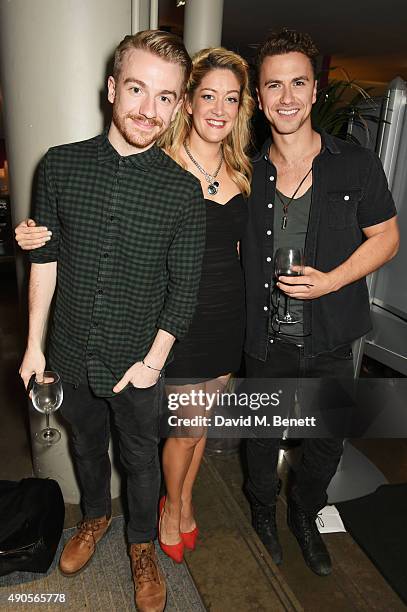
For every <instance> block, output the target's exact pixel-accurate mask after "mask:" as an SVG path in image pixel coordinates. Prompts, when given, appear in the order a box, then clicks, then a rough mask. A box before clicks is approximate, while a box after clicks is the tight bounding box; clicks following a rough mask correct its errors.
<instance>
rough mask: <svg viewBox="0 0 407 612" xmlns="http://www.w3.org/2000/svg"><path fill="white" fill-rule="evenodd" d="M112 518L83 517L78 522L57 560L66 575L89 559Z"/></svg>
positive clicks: (74, 571)
mask: <svg viewBox="0 0 407 612" xmlns="http://www.w3.org/2000/svg"><path fill="white" fill-rule="evenodd" d="M111 522H112V518H111V517H109V518H106V516H102V517H100V518H95V519H84V520H83V521H82V522H81V523H79V524H78V531H77V532H76V533H75V535H73V536H72V537H71V538H70V539H69V540H68V542H67V543H66V544H65V548H64V550H63V551H62V555H61V558H60V560H59V569H60V570H61V572H62V573H63V574H64V575H66V576H73V575H74V574H76V573H77V572H79V571H80V570H81V569H83V568H84V567H85V565H86V564H87V563H88V562H89V561H90V560H91V558H92V556H93V553H94V552H95V549H96V544H97V543H98V542H99V540H101V539H102V538H103V536H104V535H105V533H106V531H107V530H108V529H109V526H110V523H111Z"/></svg>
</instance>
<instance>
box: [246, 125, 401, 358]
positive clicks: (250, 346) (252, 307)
mask: <svg viewBox="0 0 407 612" xmlns="http://www.w3.org/2000/svg"><path fill="white" fill-rule="evenodd" d="M321 138H322V147H321V153H320V154H319V155H318V156H317V157H316V158H315V159H314V162H313V166H312V168H313V185H312V204H311V211H310V217H309V222H308V229H307V236H306V240H305V264H306V265H307V266H312V267H313V268H316V269H317V270H320V271H322V272H329V271H330V270H332V269H333V268H336V267H337V266H339V265H340V264H342V263H343V262H344V261H345V260H346V259H348V258H349V257H350V255H352V253H353V252H354V251H355V250H356V249H357V248H358V247H359V246H360V245H361V244H362V242H363V240H364V234H363V232H362V229H363V228H365V227H370V226H372V225H376V224H378V223H382V222H383V221H387V220H388V219H390V218H391V217H393V216H394V215H395V214H396V209H395V206H394V202H393V198H392V196H391V193H390V191H389V189H388V186H387V180H386V176H385V174H384V171H383V167H382V164H381V162H380V159H379V158H378V157H377V155H376V154H375V153H373V152H372V151H369V150H367V149H364V148H363V147H360V146H358V145H354V144H351V143H349V142H346V141H343V140H340V139H338V138H335V137H333V136H330V135H329V134H326V133H322V134H321ZM270 142H271V140H268V141H266V142H265V143H264V146H263V149H262V150H261V152H260V153H259V154H258V155H257V156H256V157H255V158H254V159H253V169H254V172H253V181H252V192H251V196H250V199H249V205H248V210H249V223H248V226H247V232H246V236H245V238H244V240H243V241H242V260H243V266H244V271H245V283H246V303H247V329H246V343H245V351H246V353H248V354H249V355H251V356H252V357H254V358H256V359H260V360H265V359H266V356H267V342H268V319H269V315H270V312H269V308H270V286H271V283H270V279H271V276H272V271H273V253H274V249H273V221H274V201H275V189H276V181H277V171H276V168H275V166H274V165H273V164H272V162H271V161H270V160H269V158H268V149H269V146H270ZM370 329H371V321H370V308H369V297H368V290H367V285H366V279H365V278H362V279H361V280H358V281H355V282H353V283H351V284H349V285H346V286H345V287H342V289H339V290H338V291H336V292H334V293H329V294H328V295H324V296H322V297H320V298H316V299H313V300H305V301H304V334H307V336H306V338H305V339H304V340H305V344H304V354H305V355H306V356H308V357H311V356H316V355H319V354H322V353H325V352H329V351H333V350H335V349H336V348H339V347H341V346H344V345H347V344H350V343H351V342H353V341H354V340H356V339H357V338H360V337H361V336H363V335H364V334H366V333H367V332H368V331H369V330H370Z"/></svg>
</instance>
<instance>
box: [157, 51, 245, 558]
mask: <svg viewBox="0 0 407 612" xmlns="http://www.w3.org/2000/svg"><path fill="white" fill-rule="evenodd" d="M252 110H253V100H252V98H251V96H250V92H249V83H248V68H247V64H246V62H245V61H244V60H243V59H242V58H241V57H240V56H239V55H237V54H235V53H233V52H231V51H227V50H226V49H223V48H214V49H204V50H203V51H200V52H198V53H197V54H196V55H195V56H194V58H193V69H192V74H191V77H190V80H189V82H188V86H187V93H186V101H185V104H184V107H183V108H182V109H181V111H180V112H179V113H178V116H177V118H176V120H175V122H174V125H173V126H172V128H170V130H169V131H168V132H167V133H166V135H165V136H164V142H163V143H162V144H163V146H164V148H165V149H166V151H167V153H168V154H169V155H171V156H172V157H173V158H174V159H175V160H176V161H178V162H179V163H180V164H181V165H182V166H183V167H184V168H186V169H187V170H189V171H190V172H192V174H194V175H195V176H196V177H197V178H198V179H199V180H200V181H201V185H202V190H203V193H204V197H205V201H206V214H207V231H206V249H205V254H204V259H203V264H202V274H201V282H200V289H199V293H198V304H197V307H196V311H195V315H194V317H193V320H192V322H191V325H190V328H189V330H188V332H187V335H186V336H185V337H184V338H182V339H181V341H180V342H177V343H176V344H175V346H174V360H173V362H172V363H170V364H169V365H168V366H167V367H166V383H167V384H166V389H167V394H168V395H169V394H175V395H173V396H172V397H176V396H177V395H178V394H180V393H183V394H185V393H190V392H191V391H203V392H204V393H208V394H209V393H215V392H217V391H219V392H222V390H223V389H224V388H225V385H226V384H227V382H228V380H229V377H230V374H231V373H232V372H235V371H237V370H238V369H239V366H240V361H241V355H242V347H243V337H244V328H245V298H244V286H243V275H242V270H241V266H240V261H239V254H238V245H239V241H240V239H241V237H242V233H243V231H244V227H245V222H246V214H247V213H246V204H245V200H244V198H245V197H247V196H248V195H249V191H250V177H251V166H250V163H249V161H248V158H247V156H246V154H245V151H246V148H247V146H248V143H249V138H250V136H249V120H250V117H251V113H252ZM191 404H192V403H191ZM175 414H176V416H177V417H180V416H182V417H184V418H185V417H192V416H196V415H204V414H208V413H207V412H206V411H205V406H199V407H197V406H193V405H189V406H184V407H183V408H182V409H181V408H179V409H178V410H177V411H176V413H175ZM179 435H180V432H177V434H176V436H174V437H169V438H168V439H167V441H166V443H165V446H164V451H163V469H164V476H165V483H166V489H167V495H166V497H165V498H163V499H162V500H161V502H160V525H159V541H160V545H161V547H162V548H163V550H164V551H165V552H166V553H167V554H168V555H169V556H171V557H172V558H173V559H175V560H176V561H181V560H182V554H183V548H184V547H186V548H189V549H193V548H194V547H195V542H196V538H197V535H198V528H197V526H196V522H195V519H194V514H193V508H192V487H193V484H194V481H195V478H196V476H197V473H198V469H199V465H200V463H201V460H202V455H203V452H204V449H205V442H206V438H205V430H204V429H203V428H199V427H198V428H196V427H194V428H191V429H190V430H189V431H186V432H185V434H184V435H185V437H179ZM181 435H182V432H181Z"/></svg>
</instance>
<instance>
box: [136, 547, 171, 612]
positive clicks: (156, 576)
mask: <svg viewBox="0 0 407 612" xmlns="http://www.w3.org/2000/svg"><path fill="white" fill-rule="evenodd" d="M130 557H131V569H132V572H133V581H134V596H135V602H136V608H137V610H138V611H139V612H162V611H163V610H164V608H165V600H166V598H167V589H166V586H165V580H164V576H163V575H162V573H161V571H160V569H159V567H158V561H157V555H156V552H155V548H154V544H153V542H147V543H146V544H131V546H130Z"/></svg>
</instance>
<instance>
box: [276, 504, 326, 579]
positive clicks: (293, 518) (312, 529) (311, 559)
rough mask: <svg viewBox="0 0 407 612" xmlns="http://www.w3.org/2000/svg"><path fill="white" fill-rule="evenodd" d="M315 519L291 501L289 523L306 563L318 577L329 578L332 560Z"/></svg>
mask: <svg viewBox="0 0 407 612" xmlns="http://www.w3.org/2000/svg"><path fill="white" fill-rule="evenodd" d="M315 519H316V516H311V515H310V514H308V513H307V512H305V511H304V510H303V509H302V508H301V507H300V506H298V505H297V504H296V503H294V502H293V501H292V500H289V502H288V506H287V523H288V526H289V528H290V529H291V531H292V532H293V534H294V535H295V537H296V538H297V542H298V544H299V545H300V548H301V550H302V554H303V556H304V559H305V563H306V564H307V565H308V567H309V568H310V569H312V571H313V572H315V574H318V576H328V574H330V573H331V571H332V564H331V558H330V556H329V553H328V550H327V548H326V546H325V543H324V541H323V539H322V537H321V534H320V533H319V531H318V527H317V526H316V523H315Z"/></svg>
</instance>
